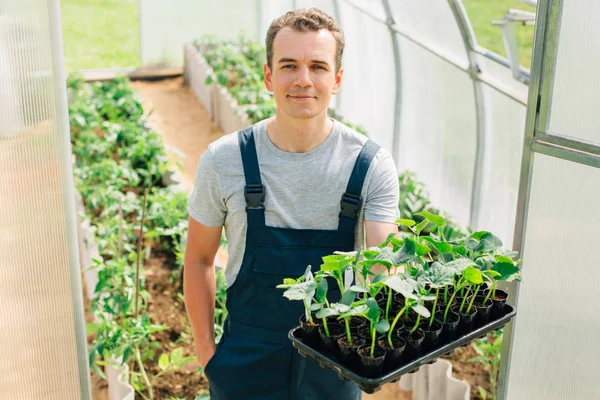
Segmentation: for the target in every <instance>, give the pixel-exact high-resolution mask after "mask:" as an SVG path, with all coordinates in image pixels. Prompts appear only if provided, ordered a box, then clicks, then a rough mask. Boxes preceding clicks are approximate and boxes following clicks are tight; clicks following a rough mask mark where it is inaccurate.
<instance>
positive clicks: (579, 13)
mask: <svg viewBox="0 0 600 400" xmlns="http://www.w3.org/2000/svg"><path fill="white" fill-rule="evenodd" d="M561 4H562V16H561V22H560V31H559V32H560V33H559V42H558V54H557V57H556V71H555V77H554V93H553V95H552V112H551V117H550V127H549V130H550V132H553V133H558V134H562V135H568V136H573V137H576V138H580V139H584V140H587V141H590V142H594V143H597V144H600V118H598V108H599V107H600V68H598V65H600V48H599V47H598V43H599V42H600V24H598V15H600V2H599V1H597V0H579V1H563V2H561Z"/></svg>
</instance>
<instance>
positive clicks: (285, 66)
mask: <svg viewBox="0 0 600 400" xmlns="http://www.w3.org/2000/svg"><path fill="white" fill-rule="evenodd" d="M281 68H288V69H289V68H294V66H293V65H291V64H288V65H284V66H283V67H281Z"/></svg>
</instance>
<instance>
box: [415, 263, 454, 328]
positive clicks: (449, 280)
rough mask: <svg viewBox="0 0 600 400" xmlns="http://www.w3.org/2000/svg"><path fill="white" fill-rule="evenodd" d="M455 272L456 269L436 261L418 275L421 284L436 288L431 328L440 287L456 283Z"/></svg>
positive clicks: (430, 320)
mask: <svg viewBox="0 0 600 400" xmlns="http://www.w3.org/2000/svg"><path fill="white" fill-rule="evenodd" d="M455 274H456V272H455V270H454V269H452V268H448V267H446V266H445V265H443V264H441V263H439V262H434V263H433V265H432V266H431V268H429V269H427V270H424V271H423V272H422V273H421V274H419V276H418V282H419V284H420V285H422V286H425V285H429V286H430V287H431V288H433V289H435V300H434V302H433V313H432V314H431V318H430V319H429V325H428V326H429V328H431V325H432V324H433V320H434V317H435V310H436V307H437V302H438V298H439V295H440V289H441V288H444V287H445V288H448V286H449V285H452V284H453V283H454V276H455Z"/></svg>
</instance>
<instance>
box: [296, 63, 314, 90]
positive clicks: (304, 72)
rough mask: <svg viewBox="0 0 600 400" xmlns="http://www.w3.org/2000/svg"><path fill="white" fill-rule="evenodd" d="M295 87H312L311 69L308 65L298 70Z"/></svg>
mask: <svg viewBox="0 0 600 400" xmlns="http://www.w3.org/2000/svg"><path fill="white" fill-rule="evenodd" d="M294 85H296V86H300V87H307V86H312V79H311V77H310V69H309V68H308V67H307V66H306V65H302V66H300V67H299V68H298V69H297V73H296V80H295V81H294Z"/></svg>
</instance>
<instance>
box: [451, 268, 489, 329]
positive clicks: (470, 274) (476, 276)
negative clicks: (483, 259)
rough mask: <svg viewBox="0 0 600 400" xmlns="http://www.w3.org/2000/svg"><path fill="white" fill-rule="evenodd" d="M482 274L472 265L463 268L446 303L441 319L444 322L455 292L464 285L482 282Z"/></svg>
mask: <svg viewBox="0 0 600 400" xmlns="http://www.w3.org/2000/svg"><path fill="white" fill-rule="evenodd" d="M468 261H470V262H471V263H472V261H471V260H468ZM446 265H449V264H446ZM482 275H483V274H482V273H481V271H480V270H478V269H477V268H475V267H473V266H469V267H466V268H465V269H464V270H463V272H462V276H460V278H459V279H458V282H457V284H456V286H455V288H454V293H452V297H450V301H449V302H448V305H446V310H445V311H444V321H443V322H444V323H445V322H446V319H447V318H448V311H450V306H451V305H452V302H453V301H454V298H455V297H456V294H457V293H458V292H459V291H460V290H461V289H463V288H464V287H465V286H469V285H480V284H482V283H483V276H482ZM469 311H470V310H469Z"/></svg>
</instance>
